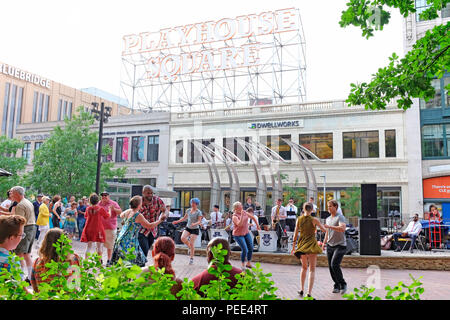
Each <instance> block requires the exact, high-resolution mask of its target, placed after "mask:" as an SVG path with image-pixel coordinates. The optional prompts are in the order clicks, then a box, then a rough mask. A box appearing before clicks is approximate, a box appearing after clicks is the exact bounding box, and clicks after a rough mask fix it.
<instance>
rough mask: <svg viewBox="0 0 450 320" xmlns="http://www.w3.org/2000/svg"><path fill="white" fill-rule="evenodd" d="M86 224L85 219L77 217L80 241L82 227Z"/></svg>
mask: <svg viewBox="0 0 450 320" xmlns="http://www.w3.org/2000/svg"><path fill="white" fill-rule="evenodd" d="M85 224H86V218H85V217H80V216H78V218H77V225H78V234H79V238H80V239H81V235H82V234H83V229H84V225H85Z"/></svg>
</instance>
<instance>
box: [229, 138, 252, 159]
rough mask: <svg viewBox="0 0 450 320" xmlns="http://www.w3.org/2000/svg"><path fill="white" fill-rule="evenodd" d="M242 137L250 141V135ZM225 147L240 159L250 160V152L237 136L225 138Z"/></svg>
mask: <svg viewBox="0 0 450 320" xmlns="http://www.w3.org/2000/svg"><path fill="white" fill-rule="evenodd" d="M241 138H243V139H244V140H245V141H246V142H249V141H250V137H241ZM223 147H224V148H226V149H228V150H229V151H231V152H232V153H233V154H234V155H235V156H236V157H238V158H239V160H241V161H249V156H248V154H247V153H246V152H245V150H244V148H243V147H242V146H241V145H240V144H239V143H238V142H237V140H236V139H235V138H223ZM236 161H237V160H236Z"/></svg>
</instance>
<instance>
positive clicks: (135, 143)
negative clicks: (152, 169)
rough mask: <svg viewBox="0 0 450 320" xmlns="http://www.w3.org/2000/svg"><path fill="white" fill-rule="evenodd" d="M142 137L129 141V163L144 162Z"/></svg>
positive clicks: (143, 139)
mask: <svg viewBox="0 0 450 320" xmlns="http://www.w3.org/2000/svg"><path fill="white" fill-rule="evenodd" d="M144 148H145V138H144V137H133V138H132V139H131V162H140V161H144Z"/></svg>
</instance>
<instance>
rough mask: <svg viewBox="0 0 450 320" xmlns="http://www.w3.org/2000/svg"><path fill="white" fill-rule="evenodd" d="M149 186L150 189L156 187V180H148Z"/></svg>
mask: <svg viewBox="0 0 450 320" xmlns="http://www.w3.org/2000/svg"><path fill="white" fill-rule="evenodd" d="M149 185H151V186H152V187H156V178H150V183H149Z"/></svg>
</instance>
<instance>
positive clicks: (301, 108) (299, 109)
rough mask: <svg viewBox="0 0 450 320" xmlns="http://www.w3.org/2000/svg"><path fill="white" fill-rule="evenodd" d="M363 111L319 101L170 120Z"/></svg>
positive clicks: (206, 112) (190, 113) (175, 115)
mask: <svg viewBox="0 0 450 320" xmlns="http://www.w3.org/2000/svg"><path fill="white" fill-rule="evenodd" d="M386 109H390V110H392V109H397V106H396V105H395V104H393V103H392V104H389V105H388V106H387V107H386ZM361 110H364V106H353V107H348V105H347V103H345V101H344V100H333V101H321V102H307V103H298V104H281V105H264V106H248V107H241V108H232V109H217V110H202V111H187V112H176V113H172V120H182V119H206V118H214V117H220V118H227V117H230V118H232V117H239V116H246V115H255V114H268V113H296V114H302V113H311V112H317V113H321V112H333V111H340V112H342V111H343V112H355V111H361Z"/></svg>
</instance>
